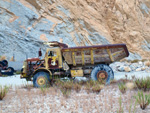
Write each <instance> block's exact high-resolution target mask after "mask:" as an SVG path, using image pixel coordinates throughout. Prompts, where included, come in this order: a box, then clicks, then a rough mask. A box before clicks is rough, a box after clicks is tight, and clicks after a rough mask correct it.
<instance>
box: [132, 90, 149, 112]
mask: <svg viewBox="0 0 150 113" xmlns="http://www.w3.org/2000/svg"><path fill="white" fill-rule="evenodd" d="M135 99H136V101H137V103H138V104H139V105H140V107H141V109H142V110H144V109H145V108H146V107H147V106H148V105H149V104H150V94H149V95H147V94H144V93H143V91H141V92H138V95H137V96H135Z"/></svg>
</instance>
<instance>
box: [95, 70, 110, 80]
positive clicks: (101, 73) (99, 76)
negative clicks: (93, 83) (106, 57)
mask: <svg viewBox="0 0 150 113" xmlns="http://www.w3.org/2000/svg"><path fill="white" fill-rule="evenodd" d="M107 77H108V74H107V72H106V71H99V72H98V73H97V79H98V81H101V80H106V79H107Z"/></svg>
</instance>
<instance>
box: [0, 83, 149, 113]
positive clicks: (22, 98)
mask: <svg viewBox="0 0 150 113" xmlns="http://www.w3.org/2000/svg"><path fill="white" fill-rule="evenodd" d="M136 93H137V91H136V90H127V92H126V93H125V94H121V92H120V91H119V89H118V86H117V85H115V84H114V85H109V86H105V87H104V88H103V89H102V90H101V91H100V93H93V92H89V93H88V92H87V91H86V90H85V89H84V87H83V88H82V90H81V91H80V92H78V93H77V92H76V91H74V90H72V91H71V94H70V96H69V97H68V98H66V97H64V96H63V95H62V93H61V91H60V90H59V89H55V88H53V87H51V88H48V89H45V93H44V92H43V91H42V90H41V89H36V88H32V89H26V88H16V89H11V90H10V91H9V93H8V94H7V96H6V97H5V98H4V100H3V101H0V112H1V113H117V112H118V111H119V110H120V109H123V111H124V113H129V112H130V111H131V113H133V112H134V111H135V113H149V112H150V106H148V107H147V108H146V109H145V110H141V109H140V106H139V104H135V99H134V95H136ZM119 100H121V105H120V104H119ZM130 108H131V109H130Z"/></svg>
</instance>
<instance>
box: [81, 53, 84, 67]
mask: <svg viewBox="0 0 150 113" xmlns="http://www.w3.org/2000/svg"><path fill="white" fill-rule="evenodd" d="M81 54H82V65H84V64H85V63H84V50H82V52H81Z"/></svg>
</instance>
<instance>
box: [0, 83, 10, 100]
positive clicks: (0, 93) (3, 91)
mask: <svg viewBox="0 0 150 113" xmlns="http://www.w3.org/2000/svg"><path fill="white" fill-rule="evenodd" d="M8 90H9V87H8V86H4V87H2V86H1V85H0V100H3V98H4V97H5V96H6V94H7V92H8Z"/></svg>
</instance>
